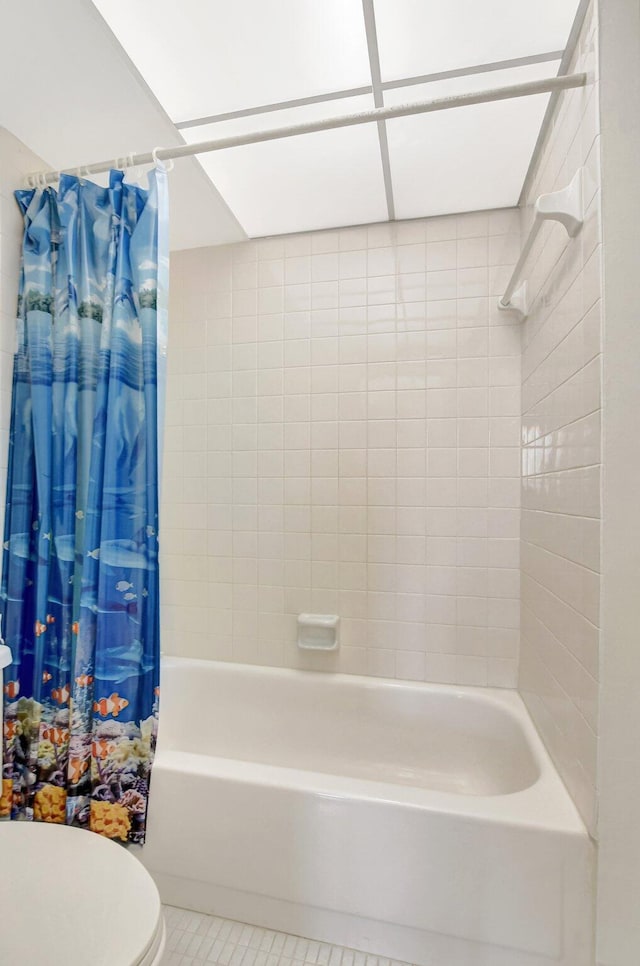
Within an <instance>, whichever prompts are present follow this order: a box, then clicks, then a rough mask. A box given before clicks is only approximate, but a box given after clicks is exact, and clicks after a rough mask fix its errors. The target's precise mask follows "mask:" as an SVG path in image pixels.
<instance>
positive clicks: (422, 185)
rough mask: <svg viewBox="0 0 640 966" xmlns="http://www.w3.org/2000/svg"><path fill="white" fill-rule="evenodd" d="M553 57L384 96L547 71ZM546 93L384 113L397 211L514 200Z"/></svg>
mask: <svg viewBox="0 0 640 966" xmlns="http://www.w3.org/2000/svg"><path fill="white" fill-rule="evenodd" d="M556 71H557V65H556V64H535V65H530V66H528V67H520V68H517V69H513V70H505V71H496V72H493V73H492V74H491V75H490V77H491V80H490V81H489V80H488V79H487V75H486V74H485V75H477V76H475V77H473V78H471V77H463V78H455V79H450V80H446V81H438V82H435V83H430V84H423V85H417V86H414V87H409V88H406V87H405V88H398V89H397V90H393V91H386V92H385V95H384V98H385V104H386V105H391V104H401V103H405V102H409V101H421V100H431V99H432V98H435V97H447V96H450V95H452V94H458V93H462V92H464V91H469V92H471V91H474V90H480V89H482V88H484V87H503V86H507V85H508V84H515V83H523V82H524V81H528V80H534V79H536V77H541V76H545V75H549V76H553V74H554V73H555V72H556ZM548 100H549V95H548V94H538V95H535V96H533V97H519V98H514V99H512V100H506V101H496V102H494V103H488V104H477V105H473V106H470V107H460V108H455V109H451V110H447V111H439V112H437V113H434V114H422V115H415V116H412V117H406V118H396V119H394V120H391V121H387V135H388V140H389V157H390V164H391V177H392V183H393V193H394V198H395V206H396V216H397V217H398V218H417V217H424V216H427V215H439V214H449V213H454V212H457V211H473V210H479V209H483V208H501V207H506V206H509V205H515V204H517V202H518V197H519V195H520V190H521V188H522V182H523V181H524V177H525V174H526V171H527V167H528V165H529V160H530V158H531V154H532V151H533V148H534V145H535V142H536V138H537V136H538V131H539V129H540V124H541V123H542V118H543V116H544V112H545V109H546V106H547V103H548Z"/></svg>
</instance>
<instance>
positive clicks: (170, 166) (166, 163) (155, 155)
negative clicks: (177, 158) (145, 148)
mask: <svg viewBox="0 0 640 966" xmlns="http://www.w3.org/2000/svg"><path fill="white" fill-rule="evenodd" d="M162 150H164V149H163V148H161V147H160V146H158V147H157V148H154V149H153V151H152V152H151V157H152V158H153V163H154V164H155V165H156V167H157V166H158V165H159V164H161V165H162V166H163V168H164V169H165V171H173V159H172V158H168V159H167V161H160V159H159V158H158V151H162Z"/></svg>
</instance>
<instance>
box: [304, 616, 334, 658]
mask: <svg viewBox="0 0 640 966" xmlns="http://www.w3.org/2000/svg"><path fill="white" fill-rule="evenodd" d="M339 623H340V618H339V617H338V615H337V614H298V647H301V648H303V649H304V650H306V651H335V650H336V648H337V647H338V624H339Z"/></svg>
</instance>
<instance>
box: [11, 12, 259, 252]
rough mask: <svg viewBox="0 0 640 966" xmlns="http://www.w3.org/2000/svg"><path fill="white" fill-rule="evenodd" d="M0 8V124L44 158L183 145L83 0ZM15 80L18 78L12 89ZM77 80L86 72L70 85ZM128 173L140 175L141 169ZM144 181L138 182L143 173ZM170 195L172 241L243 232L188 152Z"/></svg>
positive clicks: (55, 162) (204, 240)
mask: <svg viewBox="0 0 640 966" xmlns="http://www.w3.org/2000/svg"><path fill="white" fill-rule="evenodd" d="M129 6H130V7H133V6H135V5H134V4H130V5H129ZM1 8H2V29H1V30H0V125H2V126H3V127H6V128H7V129H8V130H9V131H11V132H12V133H13V134H14V135H15V136H16V137H18V138H19V139H20V140H21V141H23V142H24V143H25V144H27V145H28V146H29V147H30V148H31V149H32V150H33V151H34V152H35V153H36V154H39V155H40V156H41V157H42V158H43V159H44V161H45V162H46V163H47V164H48V165H50V166H51V167H53V168H64V167H69V168H73V167H75V166H76V165H80V164H89V163H90V162H93V161H101V160H103V159H104V158H115V157H116V156H119V157H122V156H123V155H126V154H130V153H131V152H146V151H149V150H151V148H153V147H155V146H156V145H163V146H164V147H169V146H172V145H178V144H181V143H182V138H181V137H180V135H179V134H178V132H177V131H176V130H175V127H174V126H173V124H172V123H171V121H170V120H169V118H168V117H167V115H166V114H165V112H164V111H163V109H162V107H161V105H160V104H158V102H157V100H156V99H155V97H153V95H152V94H151V92H150V91H149V88H148V87H147V86H146V84H145V83H144V81H143V80H142V78H141V77H140V75H139V74H138V72H137V71H136V70H135V69H134V68H133V67H132V65H131V63H130V61H129V59H128V58H127V57H126V56H125V55H124V54H123V51H122V47H121V46H120V44H119V43H118V42H117V40H116V38H115V37H114V36H113V34H112V32H111V31H110V30H109V28H108V27H107V25H106V24H105V22H104V20H103V19H102V17H100V16H99V14H98V13H97V11H96V9H95V7H94V6H93V4H92V3H90V2H88V0H56V2H55V3H42V0H20V2H19V3H7V4H2V5H1ZM25 24H28V25H29V69H28V70H27V69H25V60H24V49H23V47H22V46H21V44H20V43H17V42H16V38H17V37H20V36H22V35H23V34H24V30H25ZM70 24H71V25H72V33H73V42H72V43H70V41H69V37H70V34H69V30H70V27H69V25H70ZM52 50H55V51H64V55H60V56H57V57H56V63H55V69H51V63H52V62H51V51H52ZM16 78H20V82H19V85H20V95H19V96H16ZM79 78H85V79H87V78H88V79H89V80H87V82H86V83H79V80H78V79H79ZM61 104H64V121H63V122H62V123H61V114H60V105H61ZM135 173H136V174H138V173H140V174H142V173H141V172H140V169H137V171H136V172H135ZM143 182H144V183H145V184H146V179H144V178H143ZM16 187H20V185H16ZM169 198H170V236H171V239H170V240H171V247H172V248H192V247H195V246H199V245H219V244H222V243H223V242H234V241H240V240H241V239H242V238H243V237H244V233H243V231H242V229H241V227H240V225H239V224H238V223H237V221H236V219H235V218H234V217H233V215H232V214H231V212H230V211H229V209H228V208H227V206H226V204H225V202H224V201H223V199H222V198H221V197H220V195H219V194H218V192H217V191H216V190H215V189H214V187H213V185H212V184H211V181H210V180H209V178H208V177H207V176H206V174H205V173H204V171H203V170H202V168H201V166H200V165H199V164H198V162H197V161H196V160H195V159H194V158H185V159H183V160H182V161H177V162H176V166H175V170H174V171H173V172H172V174H171V176H170V192H169Z"/></svg>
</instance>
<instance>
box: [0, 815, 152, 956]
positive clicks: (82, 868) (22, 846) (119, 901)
mask: <svg viewBox="0 0 640 966" xmlns="http://www.w3.org/2000/svg"><path fill="white" fill-rule="evenodd" d="M162 931H163V919H162V909H161V905H160V896H159V895H158V890H157V888H156V885H155V883H154V881H153V879H152V878H151V876H150V875H149V873H148V872H147V870H146V869H145V868H144V866H143V865H142V864H141V863H140V862H139V861H138V860H137V859H136V858H135V857H134V856H133V855H132V854H131V853H130V852H128V851H127V850H126V849H124V848H122V847H120V846H118V845H116V844H115V843H114V842H110V841H109V840H108V839H105V838H103V837H102V836H100V835H96V834H94V833H91V832H86V831H84V830H82V829H77V828H70V827H68V826H66V825H47V824H45V823H42V822H0V963H21V964H24V966H32V964H33V966H36V964H39V966H40V964H43V963H46V964H47V966H89V964H90V966H107V964H108V966H142V964H144V966H146V964H147V963H151V962H153V961H154V959H155V957H154V955H153V952H154V949H155V948H156V947H158V946H159V945H160V939H161V935H162Z"/></svg>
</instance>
